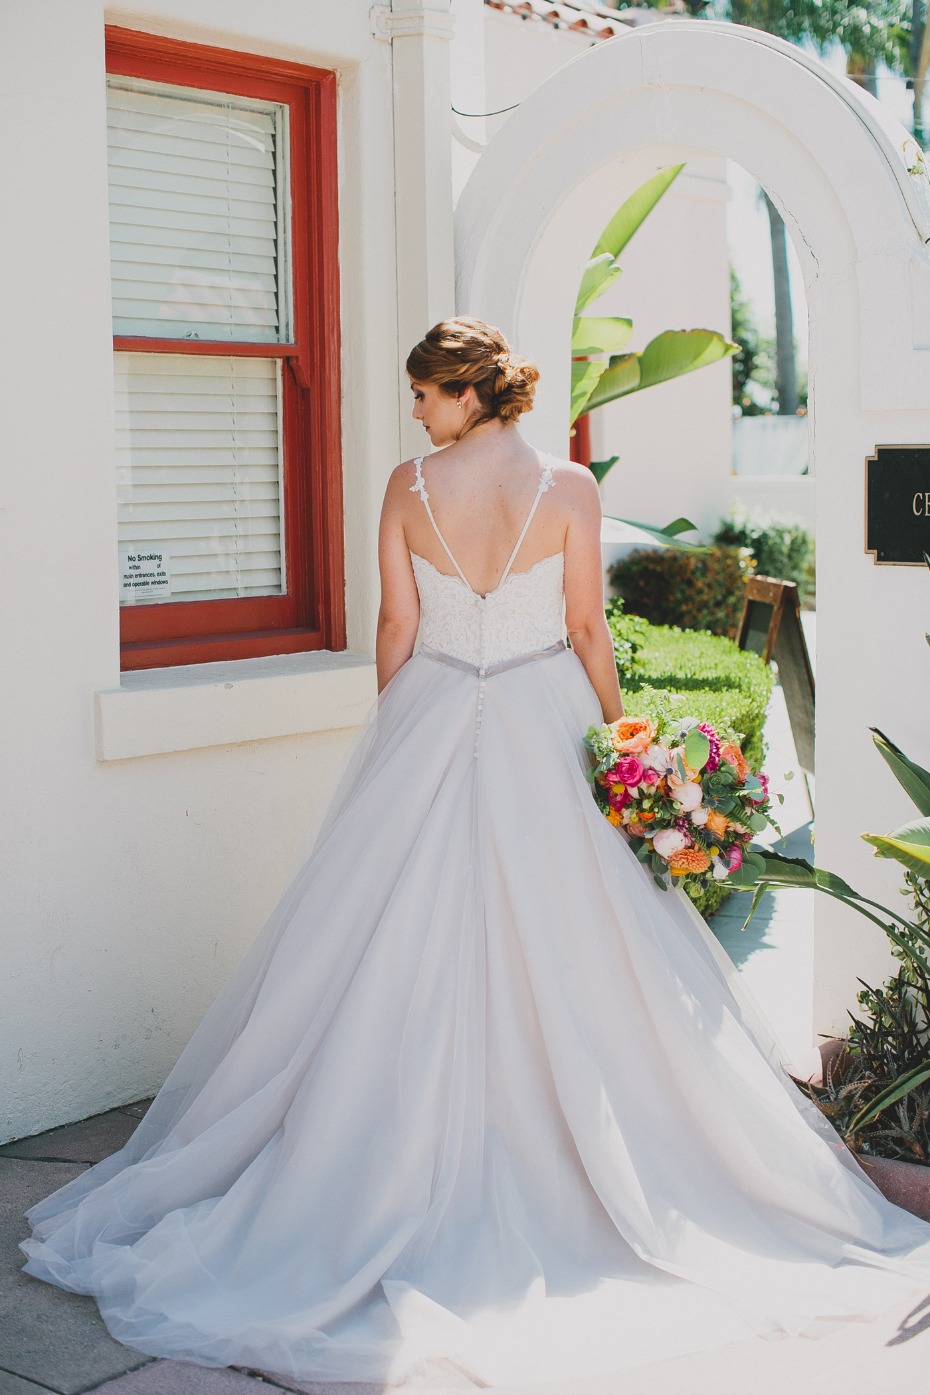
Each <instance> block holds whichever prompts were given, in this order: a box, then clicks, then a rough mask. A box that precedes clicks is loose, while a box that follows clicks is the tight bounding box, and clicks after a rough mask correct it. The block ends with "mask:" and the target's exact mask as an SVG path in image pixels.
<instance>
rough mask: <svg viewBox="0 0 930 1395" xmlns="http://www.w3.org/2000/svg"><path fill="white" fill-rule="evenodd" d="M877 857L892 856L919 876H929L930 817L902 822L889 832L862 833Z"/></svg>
mask: <svg viewBox="0 0 930 1395" xmlns="http://www.w3.org/2000/svg"><path fill="white" fill-rule="evenodd" d="M862 836H863V838H864V839H865V841H866V842H867V843H871V844H872V846H873V848H874V849H875V852H876V855H877V856H878V857H893V858H894V859H895V861H896V862H903V864H904V866H905V867H908V868H909V869H910V870H911V871H912V872H916V873H917V875H918V876H919V877H930V818H927V819H915V820H914V822H913V823H904V824H902V825H901V827H900V828H896V829H894V830H893V832H891V833H884V834H882V833H863V835H862Z"/></svg>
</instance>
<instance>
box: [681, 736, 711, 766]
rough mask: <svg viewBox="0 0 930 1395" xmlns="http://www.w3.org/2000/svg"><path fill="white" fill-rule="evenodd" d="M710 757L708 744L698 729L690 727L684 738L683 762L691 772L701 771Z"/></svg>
mask: <svg viewBox="0 0 930 1395" xmlns="http://www.w3.org/2000/svg"><path fill="white" fill-rule="evenodd" d="M709 756H710V742H709V741H708V739H707V737H706V735H705V734H704V732H702V731H701V730H700V728H699V727H692V729H691V730H690V731H689V732H688V735H687V736H686V737H685V760H686V761H687V762H688V764H689V765H690V767H691V769H692V770H703V769H704V766H705V765H706V764H707V759H708V757H709Z"/></svg>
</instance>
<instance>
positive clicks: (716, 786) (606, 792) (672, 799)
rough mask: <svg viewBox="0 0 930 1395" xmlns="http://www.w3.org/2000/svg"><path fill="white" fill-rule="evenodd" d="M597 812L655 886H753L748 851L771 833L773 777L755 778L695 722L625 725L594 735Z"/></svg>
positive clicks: (629, 720)
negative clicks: (674, 880) (674, 881)
mask: <svg viewBox="0 0 930 1395" xmlns="http://www.w3.org/2000/svg"><path fill="white" fill-rule="evenodd" d="M584 744H585V746H586V747H587V748H588V750H590V751H591V752H592V753H593V755H594V757H595V762H596V763H595V764H594V765H593V766H590V767H589V769H588V778H589V780H591V782H592V785H593V790H594V798H595V799H596V801H597V804H598V807H599V808H600V809H602V810H603V812H604V813H605V814H606V816H607V818H608V819H609V820H610V822H611V823H612V824H614V825H615V826H616V827H618V828H622V829H623V830H624V832H625V833H626V834H627V835H628V837H629V840H630V843H631V845H632V847H633V849H634V851H635V853H636V856H637V857H638V858H639V860H640V861H641V862H645V863H649V865H650V866H651V868H652V873H653V877H654V879H655V881H656V882H657V883H658V884H659V886H661V887H662V888H663V890H666V891H667V890H668V888H669V880H668V879H669V877H670V876H672V877H679V878H682V879H684V878H686V877H687V878H689V879H691V880H692V881H694V880H695V879H696V880H697V881H698V882H701V883H704V884H706V883H707V882H709V881H711V880H714V881H723V880H724V879H725V878H727V877H730V878H732V880H733V881H734V883H740V884H749V883H751V882H752V881H754V880H755V878H756V877H757V876H758V875H760V874H761V872H762V871H763V870H764V863H763V861H762V858H761V857H760V856H759V854H758V853H755V852H753V851H751V850H750V849H749V848H748V847H747V844H748V843H749V842H750V840H751V839H752V836H753V834H754V833H761V832H762V830H763V829H764V828H765V827H766V825H768V824H772V826H773V827H775V828H777V827H778V825H777V824H776V823H775V820H774V819H773V818H772V817H771V816H770V812H769V811H770V808H771V799H770V797H769V782H768V776H766V775H763V774H762V773H761V772H760V773H758V774H754V773H753V772H752V770H750V768H749V764H748V762H747V760H746V757H745V756H744V755H743V753H742V751H741V750H740V747H739V744H738V742H737V739H736V736H735V735H734V733H732V732H728V733H723V734H721V735H718V733H717V732H716V731H715V730H714V728H713V727H712V726H711V725H710V724H709V723H708V722H699V721H698V720H697V718H696V717H667V716H665V715H664V714H660V715H659V717H658V718H657V719H655V720H654V719H652V718H650V717H621V718H620V719H619V720H618V721H616V722H610V723H603V724H602V725H600V726H592V727H589V728H588V731H587V735H586V736H585V738H584Z"/></svg>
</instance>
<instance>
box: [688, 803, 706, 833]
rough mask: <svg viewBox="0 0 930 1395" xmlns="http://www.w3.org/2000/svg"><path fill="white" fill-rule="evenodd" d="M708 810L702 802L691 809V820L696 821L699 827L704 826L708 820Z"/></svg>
mask: <svg viewBox="0 0 930 1395" xmlns="http://www.w3.org/2000/svg"><path fill="white" fill-rule="evenodd" d="M707 812H708V811H707V810H706V809H705V808H704V805H703V804H700V805H699V806H698V807H697V809H692V810H691V822H692V823H696V824H697V826H698V827H699V828H703V827H704V825H705V823H706V822H707Z"/></svg>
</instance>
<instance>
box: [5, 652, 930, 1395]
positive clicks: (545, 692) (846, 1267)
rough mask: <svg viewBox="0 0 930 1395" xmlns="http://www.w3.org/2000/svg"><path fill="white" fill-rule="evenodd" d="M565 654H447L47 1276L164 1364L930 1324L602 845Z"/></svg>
mask: <svg viewBox="0 0 930 1395" xmlns="http://www.w3.org/2000/svg"><path fill="white" fill-rule="evenodd" d="M600 719H601V713H600V706H599V704H598V701H597V698H596V694H595V692H594V689H593V687H592V686H591V683H590V681H589V679H588V677H587V674H586V672H585V670H584V667H583V665H582V663H581V661H580V660H579V658H578V656H577V655H576V654H575V653H574V651H572V650H571V649H568V648H566V647H565V646H564V643H560V644H558V645H551V646H548V647H546V648H545V649H542V650H540V651H536V652H532V653H530V654H529V655H527V654H524V655H521V656H519V658H518V659H517V660H515V661H511V662H509V663H503V664H499V665H496V666H492V667H491V668H489V669H488V671H487V672H479V671H478V670H477V669H476V667H475V666H474V665H471V664H468V663H464V662H462V661H458V660H451V659H449V658H448V657H443V656H442V655H441V654H436V653H433V652H430V651H429V650H427V649H426V648H425V647H421V649H420V650H419V651H418V652H417V653H416V654H414V655H413V656H412V658H411V659H409V660H408V662H407V663H405V664H404V665H403V666H402V667H401V668H400V669H399V670H398V672H397V673H396V674H395V676H394V677H393V679H392V680H391V682H390V683H389V684H388V685H387V686H386V687H385V689H384V690H383V692H382V693H381V695H380V697H379V699H378V700H377V702H376V703H373V704H372V707H371V710H370V712H369V715H368V718H367V719H366V722H365V723H364V725H363V727H362V728H361V729H360V731H359V733H358V735H357V737H356V738H355V741H354V745H353V747H352V749H351V753H350V757H349V759H348V762H347V764H346V766H345V769H344V772H343V775H342V778H341V782H340V784H339V785H338V787H337V789H336V792H335V795H334V796H333V798H332V802H331V804H330V806H329V809H328V811H327V814H326V816H325V819H324V821H323V824H322V827H321V829H320V831H319V834H318V836H317V839H316V842H315V844H314V846H313V848H312V851H311V853H310V855H309V857H308V858H307V859H306V860H305V861H304V863H303V865H302V866H301V868H300V870H299V872H298V873H297V875H296V877H295V878H294V879H293V881H292V883H291V884H290V886H289V887H288V888H287V890H286V892H285V893H284V895H283V897H282V899H281V900H280V902H279V904H278V905H277V907H276V908H275V910H274V912H273V914H272V915H271V917H270V919H269V921H268V922H267V924H266V925H265V926H264V928H263V929H262V930H261V932H260V934H259V935H258V937H257V939H256V940H255V941H254V942H253V944H252V946H251V948H250V949H249V951H248V952H247V953H246V955H245V957H244V959H243V960H242V961H241V963H240V964H239V966H238V968H237V969H236V970H235V972H234V973H233V975H232V977H231V978H230V979H229V981H228V982H227V984H226V986H225V987H224V989H223V990H222V992H221V993H220V995H219V997H218V998H217V999H216V1001H215V1002H214V1004H213V1005H212V1007H211V1008H210V1009H209V1011H208V1012H207V1014H206V1016H205V1017H204V1019H203V1021H202V1022H201V1024H200V1026H199V1027H198V1028H197V1030H196V1032H195V1033H194V1036H193V1037H192V1039H191V1040H190V1042H189V1044H188V1045H187V1047H186V1048H185V1050H184V1051H183V1053H182V1055H181V1057H180V1059H179V1060H178V1062H177V1064H176V1066H175V1068H174V1069H173V1070H172V1072H171V1074H170V1075H169V1077H168V1079H167V1081H166V1082H165V1084H164V1086H163V1087H162V1089H161V1091H160V1092H159V1094H158V1096H157V1097H156V1099H155V1101H154V1103H153V1104H152V1105H151V1107H150V1109H149V1111H148V1113H147V1115H146V1116H145V1118H144V1119H143V1120H142V1121H141V1122H140V1124H139V1126H138V1128H137V1129H136V1131H135V1133H134V1134H133V1136H132V1138H131V1139H130V1140H129V1142H128V1143H127V1144H126V1146H125V1147H124V1148H122V1149H121V1150H120V1151H119V1152H118V1153H116V1154H114V1155H113V1156H112V1157H109V1158H107V1159H105V1160H104V1161H103V1162H101V1163H99V1164H98V1165H96V1166H95V1167H92V1168H91V1169H90V1170H88V1171H87V1172H85V1173H83V1174H82V1175H81V1176H79V1177H77V1178H75V1179H74V1180H73V1181H71V1182H69V1183H68V1184H67V1185H66V1186H64V1187H62V1188H61V1189H60V1190H58V1191H56V1192H55V1193H54V1194H53V1195H51V1196H49V1197H47V1198H45V1199H44V1200H43V1201H41V1202H40V1203H39V1204H38V1205H36V1206H34V1207H33V1208H32V1209H31V1210H30V1211H29V1212H28V1219H29V1221H30V1223H31V1226H32V1228H33V1235H32V1238H31V1239H28V1240H26V1241H25V1242H24V1243H23V1246H22V1248H23V1250H24V1251H25V1253H26V1255H27V1256H28V1262H27V1264H26V1265H25V1269H26V1271H27V1272H28V1273H30V1274H33V1275H36V1276H38V1277H39V1278H41V1279H44V1280H47V1281H48V1282H50V1283H53V1284H57V1285H59V1286H61V1287H62V1288H65V1289H71V1290H74V1291H76V1292H79V1293H87V1294H92V1295H93V1296H94V1298H95V1299H96V1301H97V1304H98V1305H99V1308H100V1312H101V1314H102V1316H103V1318H104V1321H105V1322H106V1325H107V1327H108V1328H109V1330H110V1332H111V1333H112V1335H113V1336H114V1337H116V1338H117V1339H118V1340H120V1341H121V1342H124V1343H126V1344H127V1345H128V1346H130V1347H133V1348H136V1349H138V1350H139V1351H142V1352H146V1353H151V1354H153V1355H158V1356H170V1357H176V1358H180V1359H187V1360H189V1361H193V1362H199V1363H201V1364H203V1365H207V1366H223V1365H242V1366H249V1367H254V1368H258V1369H262V1370H268V1371H274V1372H280V1373H282V1374H286V1375H289V1376H291V1377H296V1378H303V1379H313V1378H318V1379H335V1380H339V1379H342V1380H373V1381H374V1380H387V1381H396V1382H399V1381H402V1380H404V1379H407V1378H413V1377H414V1376H417V1377H422V1376H423V1374H424V1373H426V1374H427V1376H428V1373H429V1371H430V1370H431V1369H432V1365H433V1363H437V1362H438V1363H444V1365H443V1368H444V1369H446V1370H447V1369H448V1363H450V1362H451V1363H453V1364H454V1365H455V1367H456V1368H457V1369H458V1370H459V1371H460V1372H464V1373H467V1375H469V1376H471V1377H472V1378H473V1379H474V1380H475V1381H476V1382H477V1383H482V1382H483V1383H487V1384H506V1383H520V1382H529V1381H545V1380H555V1379H560V1378H561V1379H566V1378H580V1377H583V1376H585V1375H589V1374H594V1373H600V1372H611V1371H620V1370H623V1369H624V1368H628V1367H630V1366H636V1365H641V1364H643V1363H647V1362H650V1361H657V1360H661V1359H664V1358H666V1357H669V1356H672V1355H675V1354H677V1353H681V1352H685V1351H693V1350H697V1349H701V1348H708V1347H713V1346H717V1345H719V1344H721V1343H724V1342H727V1341H732V1340H737V1339H740V1338H742V1337H746V1336H749V1335H752V1334H758V1333H761V1334H767V1335H772V1336H779V1335H784V1334H796V1333H800V1332H804V1333H806V1334H808V1335H817V1333H818V1332H819V1331H820V1330H823V1324H824V1322H825V1321H826V1322H827V1324H828V1330H829V1320H830V1319H836V1320H846V1321H848V1320H849V1319H869V1318H870V1317H873V1316H874V1315H876V1314H878V1313H884V1312H886V1311H887V1310H889V1309H890V1308H892V1307H893V1306H894V1305H895V1304H899V1303H900V1304H907V1302H908V1301H909V1300H915V1301H916V1300H918V1299H920V1298H921V1297H923V1296H924V1295H925V1294H927V1293H928V1292H930V1225H927V1224H926V1223H924V1222H923V1221H921V1220H918V1219H917V1218H916V1217H914V1216H911V1215H910V1214H908V1213H907V1212H905V1211H903V1210H901V1209H899V1208H898V1207H896V1206H894V1205H892V1204H891V1203H890V1202H888V1201H886V1200H885V1199H884V1198H883V1196H882V1195H881V1193H880V1192H879V1191H878V1189H877V1188H876V1187H875V1185H874V1184H873V1183H872V1182H871V1181H870V1180H869V1179H868V1178H867V1177H866V1175H865V1174H864V1172H863V1171H862V1170H861V1168H860V1167H859V1165H858V1163H857V1162H856V1161H855V1159H854V1158H853V1157H852V1156H851V1154H850V1153H849V1151H848V1149H846V1148H845V1146H844V1145H843V1144H842V1142H841V1140H840V1139H839V1137H838V1135H837V1134H836V1133H835V1132H834V1131H833V1129H832V1127H831V1126H830V1125H829V1124H828V1123H827V1122H826V1120H825V1119H824V1118H823V1117H822V1116H821V1114H820V1113H819V1111H818V1110H817V1109H816V1108H815V1106H814V1105H813V1104H812V1103H811V1102H810V1100H808V1099H807V1098H806V1097H805V1096H804V1095H803V1094H802V1093H801V1092H800V1091H799V1090H798V1089H797V1087H796V1086H795V1085H794V1084H793V1083H792V1082H791V1080H790V1079H789V1078H788V1076H787V1075H786V1074H785V1072H784V1070H783V1069H782V1067H781V1065H780V1064H779V1048H778V1046H777V1043H776V1041H775V1039H774V1037H773V1036H772V1034H771V1031H770V1029H769V1028H768V1026H767V1024H766V1023H765V1022H764V1021H763V1020H762V1018H761V1017H760V1015H759V1014H758V1013H757V1011H756V1009H755V1005H754V1004H753V1003H752V1002H751V1000H750V999H749V998H748V997H747V995H746V994H745V991H744V990H743V989H742V988H741V987H740V984H739V981H738V979H737V977H736V975H735V971H734V970H733V968H732V965H731V964H730V963H729V960H727V958H726V956H725V955H724V954H723V952H722V951H721V950H720V949H719V948H718V947H717V945H716V942H715V941H714V939H713V936H712V935H711V933H710V932H709V931H708V930H707V928H706V927H705V926H704V923H703V921H702V920H701V919H700V917H699V916H698V915H697V914H696V912H695V911H694V910H693V908H692V906H691V905H690V903H689V902H688V901H687V899H686V897H685V896H684V895H683V894H682V893H681V892H661V891H659V890H657V889H656V887H655V886H654V884H653V882H652V880H651V877H650V875H649V873H648V872H647V871H646V870H645V869H644V868H643V867H642V866H641V865H640V864H639V863H638V862H637V861H636V858H635V857H634V855H633V853H632V852H631V851H630V849H629V847H628V846H627V844H626V841H625V838H624V835H623V834H622V833H620V832H619V831H618V830H617V829H615V828H614V827H612V826H611V825H610V824H609V823H608V822H607V821H606V820H605V819H604V818H603V816H602V815H601V814H600V813H599V812H598V810H597V808H596V806H595V803H594V801H593V799H592V797H591V792H590V786H589V784H588V782H587V780H586V778H585V769H586V764H587V760H588V757H587V754H586V752H585V750H584V748H583V745H582V736H583V734H584V732H585V730H586V729H587V727H588V726H589V725H590V724H591V723H592V722H597V721H599V720H600Z"/></svg>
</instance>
